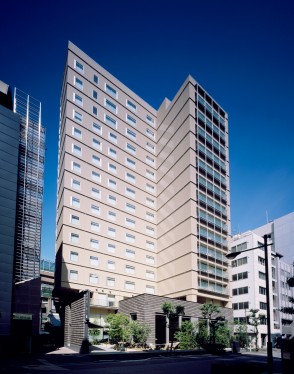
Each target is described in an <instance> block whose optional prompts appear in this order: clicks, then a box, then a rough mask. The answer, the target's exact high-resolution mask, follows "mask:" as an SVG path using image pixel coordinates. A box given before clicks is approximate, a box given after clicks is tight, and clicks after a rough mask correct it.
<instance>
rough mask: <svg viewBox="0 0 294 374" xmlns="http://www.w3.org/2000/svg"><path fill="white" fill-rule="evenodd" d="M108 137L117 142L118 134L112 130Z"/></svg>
mask: <svg viewBox="0 0 294 374" xmlns="http://www.w3.org/2000/svg"><path fill="white" fill-rule="evenodd" d="M108 139H109V140H110V141H112V142H114V143H117V136H116V135H115V134H113V133H112V132H109V133H108Z"/></svg>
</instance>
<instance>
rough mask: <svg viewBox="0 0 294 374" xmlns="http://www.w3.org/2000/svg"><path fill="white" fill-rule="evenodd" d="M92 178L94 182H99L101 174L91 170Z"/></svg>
mask: <svg viewBox="0 0 294 374" xmlns="http://www.w3.org/2000/svg"><path fill="white" fill-rule="evenodd" d="M92 179H93V180H94V181H95V182H101V175H100V174H99V173H97V172H96V171H92Z"/></svg>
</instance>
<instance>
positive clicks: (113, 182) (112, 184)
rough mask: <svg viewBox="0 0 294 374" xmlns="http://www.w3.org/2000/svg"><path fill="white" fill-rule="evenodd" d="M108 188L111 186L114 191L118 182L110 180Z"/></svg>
mask: <svg viewBox="0 0 294 374" xmlns="http://www.w3.org/2000/svg"><path fill="white" fill-rule="evenodd" d="M108 186H109V187H110V188H114V189H116V181H115V180H113V179H108Z"/></svg>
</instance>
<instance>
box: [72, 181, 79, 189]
mask: <svg viewBox="0 0 294 374" xmlns="http://www.w3.org/2000/svg"><path fill="white" fill-rule="evenodd" d="M71 186H72V188H74V189H76V190H80V189H81V182H80V181H78V180H76V179H72V180H71Z"/></svg>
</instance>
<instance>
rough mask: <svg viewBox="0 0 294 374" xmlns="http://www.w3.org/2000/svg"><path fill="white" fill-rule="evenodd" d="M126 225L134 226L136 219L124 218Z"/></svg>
mask: <svg viewBox="0 0 294 374" xmlns="http://www.w3.org/2000/svg"><path fill="white" fill-rule="evenodd" d="M126 225H127V226H129V227H135V225H136V221H135V220H134V219H131V218H128V217H127V218H126Z"/></svg>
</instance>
